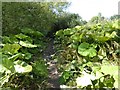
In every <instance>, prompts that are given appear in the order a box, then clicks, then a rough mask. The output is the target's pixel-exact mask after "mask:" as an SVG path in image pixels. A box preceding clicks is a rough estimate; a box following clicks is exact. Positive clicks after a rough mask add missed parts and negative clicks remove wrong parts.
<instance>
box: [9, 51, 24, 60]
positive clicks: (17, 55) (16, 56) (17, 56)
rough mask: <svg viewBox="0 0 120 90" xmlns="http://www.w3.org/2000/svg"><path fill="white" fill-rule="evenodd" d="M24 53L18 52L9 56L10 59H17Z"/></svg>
mask: <svg viewBox="0 0 120 90" xmlns="http://www.w3.org/2000/svg"><path fill="white" fill-rule="evenodd" d="M21 55H22V54H21V53H17V54H15V55H13V56H12V57H9V58H8V59H9V60H12V61H15V60H16V59H17V58H19V57H20V56H21Z"/></svg>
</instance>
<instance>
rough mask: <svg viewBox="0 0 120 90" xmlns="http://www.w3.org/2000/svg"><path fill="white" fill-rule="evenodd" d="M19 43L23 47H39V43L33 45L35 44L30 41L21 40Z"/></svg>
mask: <svg viewBox="0 0 120 90" xmlns="http://www.w3.org/2000/svg"><path fill="white" fill-rule="evenodd" d="M19 43H20V45H21V46H23V47H28V48H34V47H37V45H33V44H31V43H30V42H28V41H20V42H19Z"/></svg>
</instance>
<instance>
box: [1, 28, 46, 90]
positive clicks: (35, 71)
mask: <svg viewBox="0 0 120 90" xmlns="http://www.w3.org/2000/svg"><path fill="white" fill-rule="evenodd" d="M42 36H43V34H42V33H40V32H38V31H34V30H31V29H23V30H22V32H21V33H20V34H17V35H10V36H3V37H2V39H3V43H2V44H1V47H2V48H1V49H0V52H1V54H2V60H1V61H0V62H1V63H0V74H1V77H0V87H1V88H5V87H6V88H7V87H10V88H14V89H15V88H16V89H20V88H27V89H29V88H31V87H34V86H36V87H38V85H37V83H42V82H43V81H44V79H45V78H47V75H48V72H47V66H46V64H45V62H44V61H43V60H42V59H41V58H39V57H37V58H36V60H33V57H34V55H35V54H36V53H37V52H39V49H40V48H41V46H42V44H41V43H42V42H37V43H35V42H34V41H35V38H34V39H33V37H39V38H41V37H42ZM38 78H39V79H40V80H39V81H37V79H38Z"/></svg>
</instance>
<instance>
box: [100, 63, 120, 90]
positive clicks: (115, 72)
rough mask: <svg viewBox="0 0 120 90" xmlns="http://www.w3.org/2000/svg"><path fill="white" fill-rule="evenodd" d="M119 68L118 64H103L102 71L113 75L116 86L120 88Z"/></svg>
mask: <svg viewBox="0 0 120 90" xmlns="http://www.w3.org/2000/svg"><path fill="white" fill-rule="evenodd" d="M118 70H119V67H118V66H111V65H108V66H107V65H103V66H102V67H101V71H102V72H103V73H105V74H110V75H111V76H113V78H114V79H115V83H114V86H115V87H116V88H118V83H119V81H120V78H119V77H118V75H119V74H118V72H119V71H118Z"/></svg>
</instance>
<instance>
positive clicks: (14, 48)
mask: <svg viewBox="0 0 120 90" xmlns="http://www.w3.org/2000/svg"><path fill="white" fill-rule="evenodd" d="M20 48H21V46H20V45H19V44H5V45H4V47H3V53H5V54H15V53H17V52H18V50H19V49H20Z"/></svg>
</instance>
